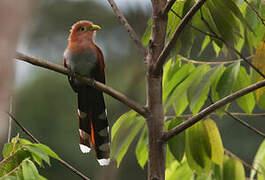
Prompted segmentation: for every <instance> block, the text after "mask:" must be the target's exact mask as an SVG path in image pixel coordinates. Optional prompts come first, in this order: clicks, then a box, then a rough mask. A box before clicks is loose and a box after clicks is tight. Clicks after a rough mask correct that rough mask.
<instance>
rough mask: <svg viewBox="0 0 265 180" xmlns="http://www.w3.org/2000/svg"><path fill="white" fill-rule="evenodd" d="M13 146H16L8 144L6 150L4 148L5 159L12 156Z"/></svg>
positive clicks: (5, 146)
mask: <svg viewBox="0 0 265 180" xmlns="http://www.w3.org/2000/svg"><path fill="white" fill-rule="evenodd" d="M13 146H14V144H13V143H6V144H5V145H4V148H3V150H2V151H3V157H4V158H6V157H7V156H9V155H10V153H11V152H12V150H13Z"/></svg>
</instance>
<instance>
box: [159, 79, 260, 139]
mask: <svg viewBox="0 0 265 180" xmlns="http://www.w3.org/2000/svg"><path fill="white" fill-rule="evenodd" d="M264 86H265V80H262V81H259V82H257V83H255V84H252V85H250V86H248V87H246V88H243V89H241V90H239V91H236V92H235V93H233V94H230V95H229V96H226V97H224V98H222V99H220V100H219V101H217V102H215V103H214V104H212V105H210V106H208V107H207V108H205V109H203V110H202V111H201V112H199V113H198V114H196V115H194V116H192V117H190V118H189V119H188V120H186V121H184V122H183V123H181V124H180V125H178V126H176V127H175V128H173V129H171V130H169V131H167V132H165V133H164V136H163V138H162V139H163V140H164V141H167V140H169V139H170V138H172V137H173V136H175V135H177V134H178V133H180V132H182V131H184V130H185V129H187V128H189V127H190V126H192V125H193V124H195V123H197V122H198V121H199V120H201V119H202V118H204V117H206V116H208V115H209V114H211V113H212V112H214V111H215V110H217V109H218V108H220V107H222V106H224V105H225V104H228V103H230V102H232V101H234V100H235V99H237V98H239V97H241V96H244V95H246V94H248V93H250V92H252V91H254V90H256V89H259V88H261V87H264Z"/></svg>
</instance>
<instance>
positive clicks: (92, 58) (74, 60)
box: [64, 50, 98, 77]
mask: <svg viewBox="0 0 265 180" xmlns="http://www.w3.org/2000/svg"><path fill="white" fill-rule="evenodd" d="M64 56H65V58H66V64H67V66H68V67H70V68H71V70H72V71H74V72H76V73H79V74H81V75H84V76H87V77H91V71H92V70H93V69H94V68H95V66H96V65H97V58H98V57H97V53H95V52H89V51H87V52H82V53H79V54H73V53H71V51H69V50H66V51H65V53H64Z"/></svg>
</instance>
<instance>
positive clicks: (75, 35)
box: [69, 21, 101, 42]
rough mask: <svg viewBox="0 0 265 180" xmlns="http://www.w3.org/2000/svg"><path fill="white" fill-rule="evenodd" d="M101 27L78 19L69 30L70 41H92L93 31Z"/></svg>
mask: <svg viewBox="0 0 265 180" xmlns="http://www.w3.org/2000/svg"><path fill="white" fill-rule="evenodd" d="M99 29H101V27H100V26H98V25H95V24H93V23H92V22H90V21H79V22H77V23H75V24H74V25H73V26H72V28H71V31H70V36H69V40H70V41H79V42H82V41H93V39H94V36H95V31H96V30H99Z"/></svg>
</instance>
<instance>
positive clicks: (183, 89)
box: [166, 65, 210, 115]
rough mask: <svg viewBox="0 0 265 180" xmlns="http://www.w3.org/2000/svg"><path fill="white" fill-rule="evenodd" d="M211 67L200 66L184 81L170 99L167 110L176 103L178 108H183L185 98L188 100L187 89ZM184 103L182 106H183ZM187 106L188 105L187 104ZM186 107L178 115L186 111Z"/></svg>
mask: <svg viewBox="0 0 265 180" xmlns="http://www.w3.org/2000/svg"><path fill="white" fill-rule="evenodd" d="M209 69H210V68H209V66H207V65H201V66H198V67H197V68H196V69H195V70H194V71H193V72H192V73H191V74H190V75H189V76H188V77H187V78H185V80H183V81H182V82H181V83H180V84H179V85H178V86H177V87H176V88H175V90H174V91H173V92H172V95H171V97H170V98H169V100H168V102H167V104H166V108H168V107H169V106H170V105H172V103H175V105H176V106H182V107H183V102H185V101H184V100H185V98H187V89H188V88H189V87H190V85H191V84H192V83H194V82H195V81H197V77H200V76H201V75H202V74H204V73H206V72H207V71H208V70H209ZM181 103H182V104H181ZM185 105H187V103H185ZM185 108H186V107H185V106H184V107H183V108H182V109H181V111H179V112H176V114H177V115H179V114H181V113H182V112H183V111H184V110H185Z"/></svg>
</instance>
